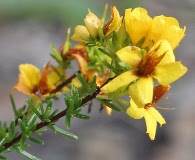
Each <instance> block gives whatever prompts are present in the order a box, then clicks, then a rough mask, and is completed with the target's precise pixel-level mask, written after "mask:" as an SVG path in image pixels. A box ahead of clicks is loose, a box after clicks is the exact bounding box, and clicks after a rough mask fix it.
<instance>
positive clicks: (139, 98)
mask: <svg viewBox="0 0 195 160" xmlns="http://www.w3.org/2000/svg"><path fill="white" fill-rule="evenodd" d="M153 86H154V84H153V79H152V77H146V78H145V77H141V78H139V79H138V80H137V81H136V82H135V83H133V84H131V85H130V86H129V94H130V96H131V98H132V99H133V101H134V102H135V104H136V105H137V106H138V107H139V108H140V107H144V106H145V104H148V103H151V102H152V98H153Z"/></svg>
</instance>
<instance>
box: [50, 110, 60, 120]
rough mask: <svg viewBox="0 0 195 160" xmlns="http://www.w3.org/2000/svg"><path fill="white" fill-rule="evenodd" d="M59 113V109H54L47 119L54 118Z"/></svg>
mask: <svg viewBox="0 0 195 160" xmlns="http://www.w3.org/2000/svg"><path fill="white" fill-rule="evenodd" d="M58 112H59V109H55V110H54V111H53V112H52V114H50V116H49V119H51V118H52V117H53V116H55V115H56V114H57V113H58Z"/></svg>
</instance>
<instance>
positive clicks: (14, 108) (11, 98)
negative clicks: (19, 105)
mask: <svg viewBox="0 0 195 160" xmlns="http://www.w3.org/2000/svg"><path fill="white" fill-rule="evenodd" d="M9 98H10V101H11V104H12V109H13V111H14V116H15V118H17V117H18V111H17V109H16V105H15V102H14V98H13V96H12V94H10V95H9Z"/></svg>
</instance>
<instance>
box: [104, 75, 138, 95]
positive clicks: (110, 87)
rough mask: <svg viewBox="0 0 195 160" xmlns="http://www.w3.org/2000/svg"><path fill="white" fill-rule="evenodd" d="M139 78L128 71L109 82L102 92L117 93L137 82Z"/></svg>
mask: <svg viewBox="0 0 195 160" xmlns="http://www.w3.org/2000/svg"><path fill="white" fill-rule="evenodd" d="M137 78H138V77H137V76H136V75H134V74H133V72H131V71H126V72H124V73H122V74H120V75H119V76H117V77H116V78H114V79H113V80H111V81H110V82H108V83H107V84H106V85H105V86H103V87H102V88H101V91H102V92H103V93H110V92H113V91H116V90H117V89H119V88H120V87H122V86H125V85H128V84H130V83H131V82H133V81H135V80H136V79H137Z"/></svg>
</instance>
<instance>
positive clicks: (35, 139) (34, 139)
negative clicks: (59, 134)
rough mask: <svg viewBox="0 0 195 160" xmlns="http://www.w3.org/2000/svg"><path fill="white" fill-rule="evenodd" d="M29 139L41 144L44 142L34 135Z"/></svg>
mask: <svg viewBox="0 0 195 160" xmlns="http://www.w3.org/2000/svg"><path fill="white" fill-rule="evenodd" d="M29 140H31V141H32V142H34V143H37V144H41V145H43V144H44V142H43V141H42V140H40V139H38V138H35V137H32V136H30V137H29Z"/></svg>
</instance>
